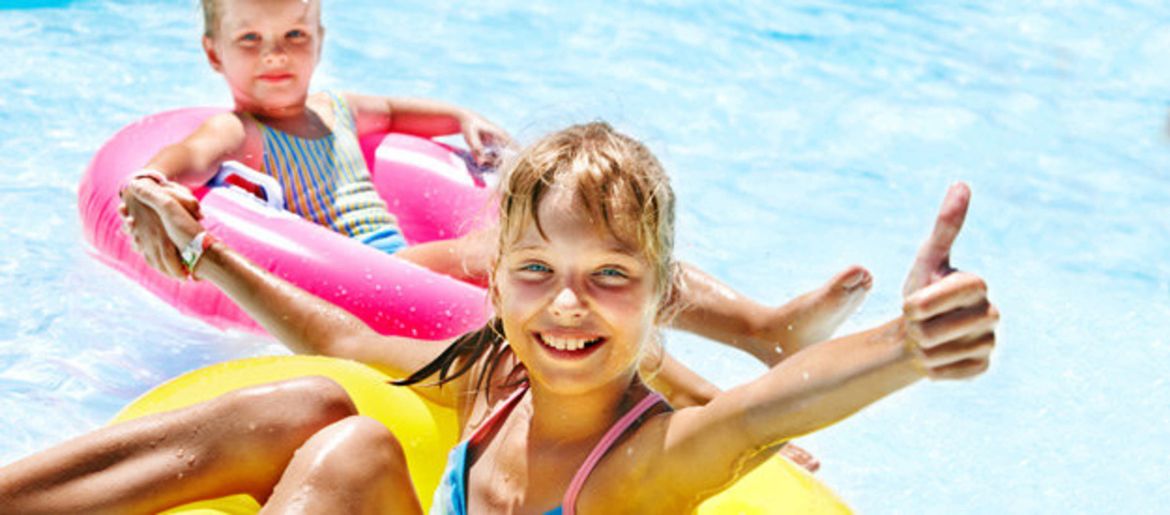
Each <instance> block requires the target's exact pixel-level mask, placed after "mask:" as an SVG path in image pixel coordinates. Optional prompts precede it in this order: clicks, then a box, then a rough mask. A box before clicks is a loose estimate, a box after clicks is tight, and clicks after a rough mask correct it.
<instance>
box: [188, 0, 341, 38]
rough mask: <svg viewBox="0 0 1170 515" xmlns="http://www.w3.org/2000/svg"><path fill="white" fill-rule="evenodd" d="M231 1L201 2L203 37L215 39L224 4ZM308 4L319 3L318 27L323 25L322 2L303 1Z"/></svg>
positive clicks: (319, 0)
mask: <svg viewBox="0 0 1170 515" xmlns="http://www.w3.org/2000/svg"><path fill="white" fill-rule="evenodd" d="M225 1H229V0H199V10H200V11H202V12H203V36H204V37H208V38H212V37H215V31H216V29H218V28H219V20H220V18H221V17H222V16H223V3H224V2H225ZM301 1H302V2H305V3H308V2H311V1H316V2H317V3H318V6H317V7H318V9H317V25H318V26H320V25H321V18H320V16H321V9H320V7H321V5H320V2H321V0H301Z"/></svg>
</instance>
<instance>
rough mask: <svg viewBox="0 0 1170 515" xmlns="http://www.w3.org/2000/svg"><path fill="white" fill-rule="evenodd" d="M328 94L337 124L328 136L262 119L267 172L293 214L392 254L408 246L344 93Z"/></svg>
mask: <svg viewBox="0 0 1170 515" xmlns="http://www.w3.org/2000/svg"><path fill="white" fill-rule="evenodd" d="M326 94H327V95H328V96H329V99H330V108H331V110H332V113H333V119H334V124H333V130H332V132H331V133H330V134H329V135H327V136H325V137H322V138H316V139H307V138H301V137H298V136H294V135H292V134H289V133H286V132H283V131H280V130H277V129H273V128H271V127H269V126H267V125H264V124H263V123H260V122H259V121H257V125H259V126H260V130H261V133H262V134H263V138H264V173H266V174H268V175H270V176H272V177H274V178H275V179H276V180H277V181H279V182H280V186H281V188H283V189H284V195H285V208H286V209H288V210H289V211H291V212H293V213H296V214H297V215H300V216H301V217H302V218H305V219H306V220H310V221H312V222H316V223H317V224H318V225H322V226H324V227H328V228H329V229H332V230H333V231H335V232H338V233H341V234H343V235H346V236H349V237H351V238H355V239H358V240H361V241H362V242H363V243H366V244H370V245H373V246H375V247H378V248H379V249H381V250H384V251H386V252H389V253H393V252H394V251H396V250H399V249H400V248H402V247H404V246H405V245H406V242H405V241H404V240H403V239H402V236H401V234H400V232H399V230H398V223H397V220H396V219H395V218H394V215H392V214H390V212H389V211H387V209H386V203H385V202H384V201H383V200H382V197H380V196H378V192H377V191H375V189H374V183H373V182H372V181H371V180H370V171H369V169H368V168H367V167H366V161H365V158H364V157H363V156H362V149H361V146H360V145H359V144H358V138H357V127H356V125H355V122H354V117H353V113H351V112H350V110H349V105H348V103H347V102H346V101H345V99H344V98H343V97H342V96H341V95H338V94H335V93H333V92H328V93H326ZM253 120H255V118H253Z"/></svg>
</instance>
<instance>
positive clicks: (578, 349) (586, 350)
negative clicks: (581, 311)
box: [533, 333, 605, 358]
mask: <svg viewBox="0 0 1170 515" xmlns="http://www.w3.org/2000/svg"><path fill="white" fill-rule="evenodd" d="M533 335H534V336H535V337H536V341H538V342H540V345H541V346H542V347H544V349H545V350H547V351H548V352H549V353H551V354H553V355H555V356H557V357H562V358H583V357H585V356H587V355H589V354H592V353H593V351H594V350H596V349H597V348H598V347H600V346H601V344H602V343H605V338H604V337H601V336H598V337H592V338H585V337H566V336H554V335H551V334H544V333H533Z"/></svg>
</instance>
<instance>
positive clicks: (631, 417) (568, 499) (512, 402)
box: [468, 385, 665, 515]
mask: <svg viewBox="0 0 1170 515" xmlns="http://www.w3.org/2000/svg"><path fill="white" fill-rule="evenodd" d="M527 392H528V385H524V386H522V387H520V388H518V389H517V390H516V391H515V392H514V393H512V395H511V396H509V397H508V398H507V399H506V400H504V402H502V403H500V407H499V408H498V409H496V410H495V411H494V412H492V414H491V415H488V419H487V420H485V421H484V423H483V424H482V425H480V426H479V427H478V428H476V429H475V431H474V432H472V434H471V436H470V437H468V440H469V442H468V443H469V444H470V445H479V443H480V442H481V441H482V440H483V438H484V437H485V436H486V435H487V434H488V433H489V432H490V431H492V430H493V429H494V428H495V427H496V426H497V425H499V424H500V422H502V421H503V420H504V419H505V418H507V416H508V414H510V413H511V412H512V408H515V407H516V404H518V403H519V402H520V398H521V397H523V396H524V394H525V393H527ZM663 401H665V399H663V397H662V395H661V394H659V393H657V392H651V393H650V395H647V396H646V398H644V399H642V400H641V401H639V402H638V404H637V405H635V406H634V408H633V409H631V410H630V411H627V412H626V414H625V415H622V418H620V419H618V421H617V422H615V423H614V425H613V426H610V428H609V431H606V432H605V436H602V437H601V440H600V441H598V442H597V445H595V446H593V450H592V451H589V456H588V457H586V458H585V462H584V463H582V464H581V467H580V468H578V469H577V473H576V474H575V475H574V476H573V480H572V481H571V482H569V488H568V489H567V490H565V497H564V498H563V499H562V500H561V509H562V510H563V513H564V515H573V514H574V512H576V509H577V508H576V506H577V495H578V494H580V493H581V487H583V486H585V480H586V479H588V478H589V474H590V473H591V472H593V468H594V467H596V466H597V462H599V461H601V458H602V457H603V456H605V453H606V452H608V451H609V448H610V447H612V446H613V444H614V442H616V441H617V439H618V438H620V437H621V436H622V434H623V433H625V432H626V430H627V429H629V428H630V426H631V425H633V424H634V422H637V420H638V418H639V417H641V416H642V415H644V414H645V413H646V411H648V410H649V409H650V408H652V407H654V405H655V404H658V403H659V402H663Z"/></svg>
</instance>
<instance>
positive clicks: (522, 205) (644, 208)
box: [397, 121, 678, 389]
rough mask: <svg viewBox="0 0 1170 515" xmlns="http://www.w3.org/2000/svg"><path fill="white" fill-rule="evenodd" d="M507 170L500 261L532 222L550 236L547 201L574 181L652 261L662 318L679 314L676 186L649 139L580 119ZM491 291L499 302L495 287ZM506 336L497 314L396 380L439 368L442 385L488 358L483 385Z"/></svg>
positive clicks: (600, 222)
mask: <svg viewBox="0 0 1170 515" xmlns="http://www.w3.org/2000/svg"><path fill="white" fill-rule="evenodd" d="M504 170H505V171H504V179H503V181H502V183H501V186H500V189H499V192H498V195H499V220H500V226H499V244H498V247H497V251H496V252H497V254H496V259H495V262H496V264H498V263H499V262H500V261H501V259H502V256H503V254H504V253H505V252H507V249H508V248H509V247H510V246H511V245H512V244H513V243H514V242H515V241H516V239H517V238H518V237H519V236H520V235H521V234H522V233H523V231H524V230H525V229H527V228H528V227H529V226H530V225H534V226H535V227H536V229H537V230H538V231H539V232H540V234H541V235H542V236H544V230H543V228H542V227H541V221H540V215H539V207H540V202H541V201H542V200H543V199H544V198H545V195H547V194H548V193H549V192H550V191H552V189H553V188H554V187H558V188H560V187H563V188H567V189H569V191H572V192H573V195H574V197H575V200H576V202H577V204H578V206H580V207H581V208H583V209H585V211H586V213H587V214H588V215H589V218H590V220H592V221H593V222H594V223H595V224H596V225H597V227H598V229H599V230H603V231H606V232H608V233H609V234H612V235H613V236H614V238H615V239H617V240H618V241H619V242H621V243H622V244H623V245H625V246H626V247H627V248H629V249H631V250H633V251H635V252H637V253H639V254H640V255H641V257H643V258H644V259H645V261H646V262H647V263H648V264H649V266H650V267H651V270H652V271H653V275H654V288H655V294H656V301H657V306H656V308H657V309H656V319H657V321H658V323H660V324H661V323H665V322H666V321H667V320H669V319H670V317H672V316H674V314H675V311H676V310H677V302H676V301H675V298H676V295H675V292H676V288H675V284H674V283H675V280H676V277H677V276H678V274H677V270H676V269H677V268H678V264H677V263H676V262H675V261H674V257H673V256H674V202H675V201H674V191H673V190H672V189H671V187H670V179H669V177H668V176H667V175H666V171H665V170H664V169H663V168H662V164H661V163H659V161H658V159H657V158H656V157H654V154H653V153H651V152H650V150H649V149H648V148H646V146H645V145H643V144H642V143H641V142H639V141H638V140H636V139H634V138H631V137H629V136H627V135H625V134H622V133H620V132H618V131H616V130H614V128H613V127H611V126H610V125H609V124H608V123H605V122H601V121H597V122H591V123H585V124H580V125H573V126H571V127H568V128H566V129H562V130H560V131H557V132H554V133H552V134H549V135H547V136H545V137H543V138H541V139H540V140H539V141H537V142H536V143H534V144H532V145H530V146H528V147H527V148H526V149H524V150H523V151H522V152H520V153H519V154H518V155H517V156H515V157H514V158H512V159H509V160H508V161H507V162H506V163H505V165H504ZM493 268H494V266H493ZM491 291H492V292H493V299H492V300H493V303H496V302H497V299H495V298H494V295H495V293H494V292H495V289H494V288H493V289H492V290H491ZM504 338H505V337H504V334H503V323H502V321H500V320H499V319H498V318H493V319H492V320H490V321H489V322H488V323H487V325H486V326H485V327H483V328H482V329H480V330H477V331H474V332H471V333H468V334H466V335H464V336H462V337H460V338H459V339H457V340H456V341H455V342H454V343H452V344H451V346H450V347H448V348H447V349H446V350H445V351H444V352H443V353H442V354H441V355H440V356H439V357H438V358H436V359H435V360H434V361H432V362H431V363H429V364H427V365H426V366H424V367H423V368H421V369H419V370H418V371H417V372H415V373H414V374H412V375H411V376H410V377H408V378H406V379H403V380H402V381H399V382H397V384H415V383H419V382H421V381H424V380H426V379H427V378H430V377H432V376H434V375H435V374H438V384H443V383H446V382H448V381H451V380H453V379H455V378H457V377H459V376H461V375H463V374H465V373H467V372H468V371H470V370H471V369H472V367H473V366H474V365H475V364H476V363H480V362H481V361H482V362H484V363H485V365H486V366H484V367H483V368H482V369H480V373H479V377H478V378H476V380H475V384H476V386H477V388H479V389H482V388H484V387H485V386H486V382H487V380H488V378H490V377H492V376H493V374H494V371H495V369H496V367H497V365H498V364H499V361H500V359H501V358H503V357H504V356H505V355H506V354H507V353H506V352H505V350H504V346H503V343H504ZM651 341H652V343H653V344H654V345H652V346H653V347H655V348H656V349H657V350H658V351H659V352H661V346H660V344H658V341H659V339H658V338H657V337H655V336H652V337H651ZM659 361H661V356H659Z"/></svg>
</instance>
